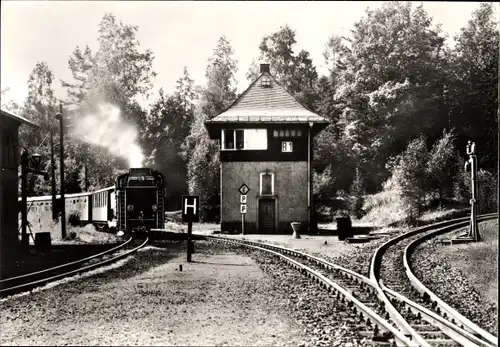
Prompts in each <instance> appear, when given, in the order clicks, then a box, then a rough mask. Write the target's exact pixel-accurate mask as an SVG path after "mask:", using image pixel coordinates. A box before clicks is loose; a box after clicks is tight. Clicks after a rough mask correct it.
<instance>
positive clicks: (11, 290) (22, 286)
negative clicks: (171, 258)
mask: <svg viewBox="0 0 500 347" xmlns="http://www.w3.org/2000/svg"><path fill="white" fill-rule="evenodd" d="M130 241H131V239H129V240H128V241H127V244H128V243H129V242H130ZM148 242H149V238H146V239H145V240H144V241H143V242H142V243H141V244H140V245H139V246H137V247H134V248H133V249H131V250H129V251H127V252H124V253H122V254H119V255H117V256H115V257H113V258H109V259H106V260H103V261H100V262H98V263H95V264H90V265H87V266H84V267H81V268H78V269H75V270H70V271H66V272H63V273H59V274H57V275H54V276H51V277H45V278H42V279H39V280H35V281H32V282H28V283H23V284H20V285H16V286H11V287H8V288H2V289H0V294H1V295H2V296H5V295H9V294H14V293H18V292H21V291H23V290H25V291H26V290H28V289H29V290H32V289H33V288H34V287H37V286H40V285H43V284H47V283H49V282H53V281H56V280H59V279H62V278H65V277H69V276H72V275H76V274H79V273H83V272H86V271H90V270H94V269H96V268H99V267H102V266H104V265H107V264H110V263H113V262H116V261H118V260H120V259H123V258H125V257H127V256H129V255H132V254H133V253H135V252H137V251H138V250H139V249H140V248H142V247H144V246H145V245H146V244H147V243H148ZM122 247H123V245H122ZM120 248H121V247H120ZM114 250H115V251H116V248H115V249H114ZM110 251H111V250H109V251H108V252H103V253H100V254H98V255H95V256H92V257H89V258H91V259H89V258H86V261H88V260H92V259H97V258H98V257H100V256H103V255H107V253H109V254H112V253H114V252H112V253H110ZM80 263H81V262H80Z"/></svg>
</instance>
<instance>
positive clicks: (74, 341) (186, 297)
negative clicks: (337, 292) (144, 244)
mask: <svg viewBox="0 0 500 347" xmlns="http://www.w3.org/2000/svg"><path fill="white" fill-rule="evenodd" d="M178 246H180V245H177V246H174V247H176V248H177V250H176V251H175V252H172V251H171V250H169V249H168V246H167V248H149V249H146V250H143V251H141V252H139V253H138V254H137V255H136V256H135V257H134V258H133V259H132V260H130V261H129V262H127V263H126V264H125V265H123V266H122V267H120V268H117V269H113V270H110V271H108V272H105V273H102V274H98V275H95V276H92V277H88V278H82V279H80V280H77V281H72V282H68V283H63V284H60V285H58V286H56V287H53V288H49V289H46V290H43V291H39V292H36V293H33V294H31V295H30V296H21V297H15V298H10V299H7V300H3V301H2V302H1V303H0V312H1V318H0V322H1V324H0V325H1V327H2V329H1V333H0V337H1V339H0V343H1V344H2V345H53V344H55V345H66V344H71V345H107V344H112V345H245V346H246V345H268V346H269V345H284V344H286V345H298V344H300V342H301V341H302V340H304V334H303V332H302V329H301V327H300V326H299V325H298V324H297V323H295V322H294V321H293V320H291V319H290V318H289V317H288V315H287V313H286V312H287V311H286V307H285V306H286V300H283V298H282V297H281V299H280V297H279V296H278V297H276V296H274V295H273V292H274V290H275V289H276V287H275V286H273V280H272V278H270V277H269V276H266V275H265V274H264V273H263V272H262V271H261V270H260V269H259V266H258V265H257V264H256V263H255V261H254V260H252V258H250V257H249V256H246V255H244V254H236V253H233V252H231V253H224V254H220V253H218V252H212V254H203V253H201V248H200V249H197V252H196V253H195V254H194V255H193V260H195V262H193V263H186V261H185V260H186V256H185V254H184V252H183V247H178ZM179 251H180V253H179ZM180 264H182V265H183V271H182V272H181V271H179V265H180Z"/></svg>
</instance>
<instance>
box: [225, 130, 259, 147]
mask: <svg viewBox="0 0 500 347" xmlns="http://www.w3.org/2000/svg"><path fill="white" fill-rule="evenodd" d="M221 142H222V150H265V149H267V129H224V130H222V134H221Z"/></svg>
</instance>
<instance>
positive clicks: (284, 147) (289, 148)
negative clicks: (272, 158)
mask: <svg viewBox="0 0 500 347" xmlns="http://www.w3.org/2000/svg"><path fill="white" fill-rule="evenodd" d="M281 151H282V152H288V153H289V152H293V143H292V141H283V142H281Z"/></svg>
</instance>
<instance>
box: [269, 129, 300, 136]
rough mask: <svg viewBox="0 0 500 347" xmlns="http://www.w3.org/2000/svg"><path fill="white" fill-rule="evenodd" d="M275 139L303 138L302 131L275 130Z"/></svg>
mask: <svg viewBox="0 0 500 347" xmlns="http://www.w3.org/2000/svg"><path fill="white" fill-rule="evenodd" d="M273 137H278V138H296V137H302V130H300V129H279V130H273Z"/></svg>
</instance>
